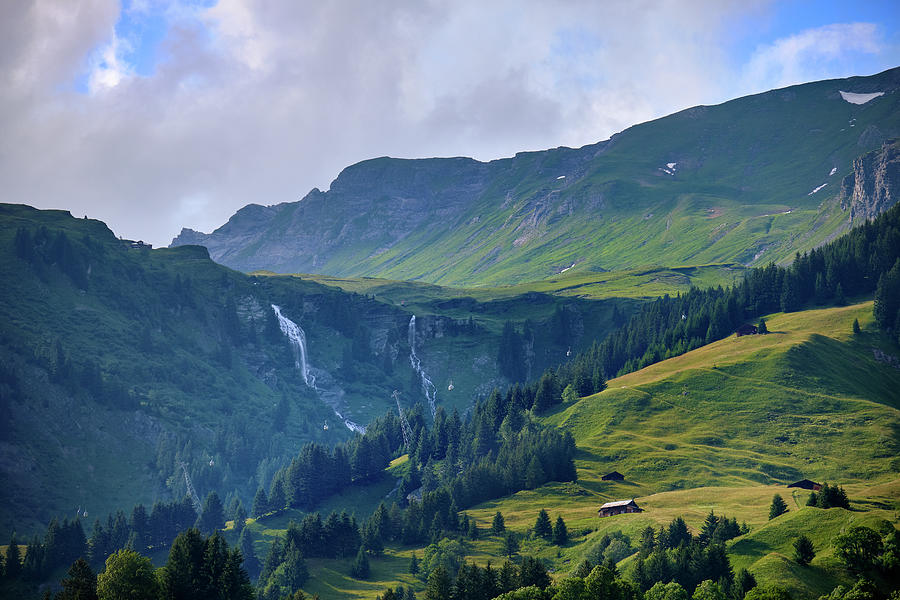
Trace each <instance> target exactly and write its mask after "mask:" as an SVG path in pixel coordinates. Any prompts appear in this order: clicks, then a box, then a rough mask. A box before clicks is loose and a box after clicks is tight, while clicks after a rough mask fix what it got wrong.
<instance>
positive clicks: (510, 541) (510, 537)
mask: <svg viewBox="0 0 900 600" xmlns="http://www.w3.org/2000/svg"><path fill="white" fill-rule="evenodd" d="M518 552H519V540H517V539H516V536H515V534H514V533H513V532H511V531H510V532H509V533H507V534H506V537H505V538H504V539H503V555H504V556H506V557H507V558H512V557H513V556H515V555H516V554H517V553H518Z"/></svg>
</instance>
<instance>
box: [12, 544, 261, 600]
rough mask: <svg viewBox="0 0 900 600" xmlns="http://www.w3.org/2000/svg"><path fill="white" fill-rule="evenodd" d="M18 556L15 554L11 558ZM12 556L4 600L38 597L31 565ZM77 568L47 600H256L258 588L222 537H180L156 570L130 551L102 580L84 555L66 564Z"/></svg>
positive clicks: (109, 565) (109, 563) (107, 567)
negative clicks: (31, 581) (29, 580)
mask: <svg viewBox="0 0 900 600" xmlns="http://www.w3.org/2000/svg"><path fill="white" fill-rule="evenodd" d="M10 552H12V553H10ZM10 552H7V558H6V560H5V561H2V562H4V563H5V569H4V573H3V580H2V582H0V594H3V595H4V597H27V596H28V595H29V594H36V592H35V591H34V589H33V588H31V587H29V586H28V585H27V584H26V583H25V582H24V581H23V578H24V577H25V576H26V575H27V572H26V571H25V568H26V567H27V564H28V558H27V555H26V562H25V563H24V564H22V565H21V566H20V565H19V562H18V559H19V557H18V547H16V546H10ZM70 563H71V566H70V567H69V569H68V572H67V573H66V577H65V578H64V579H63V580H62V581H61V582H60V584H61V588H62V589H61V590H60V591H59V592H58V593H57V594H56V595H55V596H51V594H50V591H49V590H46V591H45V592H44V596H43V597H44V598H55V599H56V600H75V599H78V600H92V599H96V598H98V597H100V598H132V599H139V600H176V599H178V598H218V599H220V600H251V599H252V598H254V593H253V587H252V586H251V584H250V579H249V577H248V576H247V572H246V570H244V568H243V566H242V563H243V556H242V554H241V552H240V550H238V549H236V548H234V549H231V548H229V547H228V544H227V542H226V541H225V539H224V538H223V537H222V536H221V534H218V533H216V534H213V535H212V536H210V537H208V538H206V537H204V536H203V535H202V534H201V533H200V532H199V531H197V530H196V529H189V530H187V531H185V532H183V533H181V534H179V535H178V536H177V537H176V538H175V539H174V541H173V542H172V545H171V548H170V549H169V556H168V560H167V561H166V564H165V566H163V567H161V568H159V569H156V568H155V567H154V566H153V563H151V562H150V559H149V558H147V557H145V556H142V555H140V554H139V553H138V552H135V551H134V550H133V549H130V548H122V549H119V550H117V551H116V552H114V553H112V554H111V555H110V556H109V557H108V558H107V559H106V560H105V564H104V565H103V567H104V568H103V570H102V572H100V573H99V575H98V574H96V571H95V569H94V568H92V567H91V565H90V564H89V563H88V561H86V560H85V558H84V556H83V555H79V556H77V557H76V558H75V559H72V560H71V561H67V562H66V563H64V564H63V565H59V566H64V565H65V564H70Z"/></svg>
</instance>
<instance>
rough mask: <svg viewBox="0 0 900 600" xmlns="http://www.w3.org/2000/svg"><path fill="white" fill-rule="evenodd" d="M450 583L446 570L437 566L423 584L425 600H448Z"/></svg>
mask: <svg viewBox="0 0 900 600" xmlns="http://www.w3.org/2000/svg"><path fill="white" fill-rule="evenodd" d="M450 592H451V582H450V576H449V575H448V574H447V570H446V569H444V567H443V566H440V565H438V566H437V567H436V568H435V569H434V570H433V571H432V572H431V574H430V575H429V576H428V581H427V583H426V584H425V600H450Z"/></svg>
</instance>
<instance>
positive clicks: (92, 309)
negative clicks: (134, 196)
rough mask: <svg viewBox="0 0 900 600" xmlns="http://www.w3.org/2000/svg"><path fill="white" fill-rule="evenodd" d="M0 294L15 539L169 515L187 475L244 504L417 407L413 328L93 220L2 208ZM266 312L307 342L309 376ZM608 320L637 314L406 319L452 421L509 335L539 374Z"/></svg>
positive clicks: (558, 311)
mask: <svg viewBox="0 0 900 600" xmlns="http://www.w3.org/2000/svg"><path fill="white" fill-rule="evenodd" d="M0 282H2V285H0V324H2V325H0V357H2V360H0V410H2V412H3V414H4V415H5V417H4V427H3V429H2V439H0V487H2V489H3V494H2V502H0V506H2V507H3V509H2V511H0V533H2V532H6V534H5V535H7V537H8V533H9V531H10V530H11V529H12V528H13V527H15V528H17V529H18V530H19V532H20V533H23V534H24V533H27V532H28V531H30V530H32V529H33V528H35V527H37V526H38V525H40V524H43V525H46V523H47V521H48V520H49V519H50V517H51V516H54V515H60V516H61V515H70V516H74V512H75V509H76V508H78V509H79V512H80V513H82V517H84V514H83V513H84V512H87V513H88V517H87V518H88V520H89V521H92V520H93V518H94V517H95V516H105V514H106V513H107V512H109V511H112V510H114V509H125V510H130V508H131V506H133V505H134V504H136V503H139V502H140V503H144V504H147V505H149V504H151V503H152V502H153V501H154V500H155V499H167V498H170V497H174V498H181V497H182V496H183V495H184V493H185V490H186V487H185V481H184V477H183V473H182V471H181V469H180V467H179V463H180V461H184V462H185V463H186V466H187V470H188V472H189V474H190V475H191V477H192V478H193V482H194V486H195V487H196V488H197V491H198V493H199V494H200V495H201V496H205V495H206V493H208V492H209V491H211V490H217V491H218V492H219V494H220V495H221V496H222V498H223V499H225V498H226V497H227V496H228V495H229V494H231V493H235V494H237V495H238V496H240V497H242V499H243V502H244V504H245V505H247V506H249V505H250V504H251V501H252V498H253V493H254V492H255V491H256V489H257V487H258V486H266V485H268V482H269V479H270V478H271V476H272V474H273V473H274V472H275V471H276V470H277V469H278V468H279V467H280V466H282V464H283V463H284V462H285V461H286V460H288V459H289V458H290V457H292V456H294V455H295V454H296V453H297V450H298V449H299V448H300V446H301V445H302V444H303V443H304V442H306V441H318V442H321V443H323V444H326V445H331V444H334V443H337V442H340V441H344V440H347V439H348V438H349V437H350V436H352V435H353V433H352V432H351V430H350V429H349V428H348V427H346V426H345V425H344V423H342V421H343V420H346V421H348V422H352V423H355V424H359V425H365V424H366V423H368V422H369V421H370V420H371V419H373V418H374V417H375V416H377V415H381V414H383V413H384V412H385V411H387V410H395V404H394V401H393V399H392V398H391V393H392V391H393V390H400V392H401V399H402V403H403V405H404V406H405V407H407V408H409V407H412V406H413V405H415V404H418V403H423V404H424V403H425V402H426V400H425V398H424V396H423V393H422V389H421V383H420V380H419V378H418V376H417V375H415V374H414V372H413V370H412V368H411V366H410V361H409V354H410V346H409V342H410V337H409V322H410V318H411V315H412V312H413V311H412V310H410V309H406V308H404V307H402V306H395V305H394V304H392V303H390V302H381V301H379V300H376V299H373V298H371V297H367V296H365V295H360V294H355V293H345V292H343V291H341V290H339V289H336V288H334V287H326V286H323V285H320V284H318V283H315V282H312V281H309V280H306V279H301V278H296V277H250V276H246V275H243V274H241V273H238V272H235V271H231V270H229V269H227V268H225V267H222V266H220V265H217V264H216V263H214V262H212V261H211V260H210V259H209V256H208V253H207V252H206V250H205V249H203V248H201V247H197V246H185V247H179V248H174V249H159V250H151V249H150V248H148V247H147V246H144V245H141V244H139V243H134V242H129V241H127V240H119V239H116V237H115V236H114V234H113V233H112V232H111V231H110V230H109V229H108V228H107V227H106V226H105V225H104V224H103V223H101V222H99V221H94V220H88V219H74V218H72V216H71V215H70V214H68V213H67V212H63V211H39V210H35V209H33V208H30V207H26V206H21V205H0ZM273 304H275V305H278V306H279V307H280V309H281V312H282V314H283V315H284V316H285V317H286V318H288V319H291V320H293V321H294V322H296V323H298V324H299V325H300V326H301V327H302V328H303V330H304V333H305V340H306V349H305V352H306V359H307V362H308V370H309V376H308V377H307V378H304V375H303V370H302V369H300V368H298V367H296V366H295V365H296V363H297V361H299V360H300V358H301V357H300V355H299V354H298V353H296V352H295V349H294V348H292V346H291V344H290V342H289V341H288V338H287V337H286V336H285V334H284V332H283V331H282V329H281V326H280V324H279V322H278V319H277V317H276V315H275V312H274V310H273V309H272V305H273ZM616 306H618V307H619V308H621V309H623V310H627V307H628V306H629V305H628V304H621V303H617V302H613V301H608V302H607V301H604V302H591V301H586V300H580V299H578V298H558V297H554V296H550V295H546V294H540V293H532V294H528V295H524V294H523V295H519V296H514V297H508V298H505V299H504V300H503V302H500V303H497V304H494V303H491V302H489V301H473V303H471V304H466V305H465V306H454V307H444V308H443V309H442V308H441V306H439V305H437V304H435V305H429V306H428V307H427V309H428V310H425V308H426V307H416V308H415V310H416V311H417V312H418V327H417V330H416V333H415V340H416V342H415V343H416V346H417V352H418V355H419V358H420V359H421V364H422V366H423V367H424V369H425V371H426V373H428V374H429V376H430V377H431V378H432V379H433V380H434V381H435V382H436V384H437V386H438V387H439V388H442V391H439V393H438V395H437V405H438V406H445V407H446V408H447V410H448V411H452V409H453V408H454V407H455V408H458V409H459V410H460V411H463V410H465V409H466V408H467V407H468V406H469V405H470V404H471V403H472V402H473V399H474V398H475V397H476V396H478V395H479V394H486V393H488V392H489V391H490V387H491V386H493V385H505V382H506V379H505V378H504V377H503V375H502V374H501V373H500V372H499V370H498V364H497V357H498V348H499V345H500V341H501V339H500V338H501V335H500V334H501V329H502V328H503V324H504V322H505V321H507V320H509V321H511V322H512V323H514V324H515V325H514V327H516V328H518V329H519V330H520V331H521V330H522V328H523V327H524V322H525V321H526V320H530V324H529V327H530V328H531V331H532V336H533V338H534V339H530V340H529V341H530V345H529V346H528V352H529V359H530V361H531V364H532V365H533V368H534V370H536V372H539V371H540V370H543V369H544V368H545V367H546V366H548V365H549V364H555V362H558V360H559V357H562V356H563V355H564V354H565V351H566V348H567V346H568V345H572V346H574V347H576V348H577V347H579V345H580V344H589V343H590V340H592V339H594V338H595V337H598V336H602V335H604V333H605V332H606V331H608V330H609V329H610V328H611V327H612V326H613V320H612V313H613V312H614V308H615V307H616ZM559 315H564V317H565V319H566V321H567V322H568V323H570V324H571V328H570V330H571V331H572V332H573V334H572V336H571V337H569V338H568V339H565V340H556V339H555V338H553V337H552V336H549V335H547V332H548V331H549V330H550V328H551V327H552V326H553V323H554V322H555V321H554V319H558V318H559ZM521 343H522V346H523V347H522V351H523V352H524V351H525V348H524V343H525V340H524V338H523V339H521ZM313 378H314V379H315V382H314V383H313ZM450 378H452V379H453V381H454V384H455V385H454V390H453V392H454V393H452V394H451V393H449V392H447V391H446V388H447V385H448V380H449V379H450ZM338 413H340V415H341V416H338ZM123 481H127V482H128V485H123V484H122V482H123ZM36 507H37V508H36ZM14 523H15V525H13V524H14Z"/></svg>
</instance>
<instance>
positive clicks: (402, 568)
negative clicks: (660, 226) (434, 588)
mask: <svg viewBox="0 0 900 600" xmlns="http://www.w3.org/2000/svg"><path fill="white" fill-rule="evenodd" d="M854 319H859V321H860V323H861V325H862V332H861V333H860V334H856V335H854V334H853V333H852V322H853V320H854ZM767 320H768V322H769V324H770V330H771V331H772V333H771V334H768V335H757V336H746V337H741V338H736V337H734V336H732V337H730V338H728V339H725V340H721V341H719V342H715V343H713V344H710V345H708V346H705V347H703V348H700V349H698V350H694V351H692V352H689V353H687V354H684V355H682V356H680V357H676V358H673V359H669V360H666V361H662V362H660V363H657V364H655V365H653V366H650V367H648V368H645V369H643V370H641V371H637V372H634V373H630V374H628V375H626V376H623V377H619V378H617V379H612V380H610V381H609V388H608V389H607V390H605V391H603V392H601V393H599V394H596V395H593V396H590V397H587V398H581V399H578V400H577V401H574V402H571V403H568V404H565V405H563V406H561V407H559V409H558V410H556V411H555V412H554V413H553V414H550V415H547V416H545V417H543V418H541V419H540V422H541V423H542V424H545V425H556V426H558V427H560V428H563V429H566V430H568V431H571V432H572V433H573V434H574V436H575V438H576V443H577V447H578V452H579V453H578V454H577V455H576V465H577V468H578V481H577V482H565V483H548V484H546V485H543V486H541V487H539V488H537V489H533V490H523V491H520V492H518V493H515V494H513V495H510V496H506V497H503V498H498V499H496V500H492V501H488V502H484V503H482V504H480V505H477V506H475V507H473V508H471V509H468V510H466V511H465V512H466V514H467V515H468V517H469V518H470V519H471V520H474V521H475V522H476V524H477V526H478V528H479V529H480V534H479V537H478V539H476V540H462V543H463V544H464V548H465V556H466V559H467V560H472V561H475V562H477V563H478V564H479V565H481V566H484V565H485V564H487V562H488V561H491V562H492V563H493V565H494V568H499V566H500V565H501V564H502V562H503V560H504V558H503V557H504V553H503V540H504V536H503V535H496V534H491V533H490V531H489V529H490V526H491V523H492V520H493V517H494V515H495V513H496V512H497V511H500V512H501V513H502V514H503V516H504V518H505V521H506V527H507V529H508V530H510V531H512V532H514V533H515V534H516V535H517V536H518V537H519V540H520V543H521V548H520V551H519V553H520V555H522V556H524V555H531V556H537V557H539V558H540V559H541V560H542V561H543V562H544V564H546V565H547V566H548V568H549V569H550V570H551V571H552V572H553V573H554V578H555V579H557V580H559V579H561V578H563V577H565V576H567V575H568V574H569V573H571V572H572V571H573V570H574V569H575V567H576V566H577V565H578V564H579V562H580V561H581V560H582V559H583V558H585V556H590V555H591V552H592V551H593V550H594V549H595V548H596V546H597V545H598V544H600V543H601V541H602V539H603V537H604V536H605V535H607V534H613V533H614V532H619V531H620V532H623V533H624V534H625V535H627V536H629V538H630V543H631V545H632V549H631V551H630V552H631V553H633V552H636V550H637V546H638V545H639V542H640V539H641V533H642V531H643V529H644V528H645V527H647V526H652V527H654V528H656V529H658V528H659V527H660V526H661V525H667V524H668V523H669V522H671V521H672V519H674V518H676V517H683V518H684V519H685V521H686V522H687V524H688V527H689V528H690V530H691V531H692V532H693V533H694V534H698V533H699V531H700V528H701V526H702V524H703V522H704V519H705V518H706V517H707V516H708V514H709V512H710V510H713V511H714V512H715V514H716V515H719V516H722V515H725V516H727V517H729V518H736V519H737V520H738V522H740V523H745V524H746V525H747V526H748V527H749V529H750V531H749V533H748V534H746V535H741V536H739V537H738V538H736V539H735V540H734V541H733V542H731V543H729V546H728V555H729V558H730V560H731V561H732V566H733V567H734V569H735V570H738V569H739V568H748V569H749V570H750V571H751V572H752V573H753V574H754V575H755V576H756V578H757V580H758V582H759V583H760V584H762V585H772V584H777V585H781V586H784V587H786V588H787V589H789V590H790V591H791V593H792V595H793V597H795V598H798V599H807V598H809V599H811V598H816V597H818V596H819V595H820V594H822V593H826V592H828V591H830V590H831V589H832V588H833V587H834V586H835V585H837V584H839V583H844V584H846V583H848V582H852V581H853V580H854V578H853V576H852V575H851V574H850V573H848V572H847V570H846V569H845V568H844V567H843V566H841V565H840V564H839V563H838V561H837V560H836V559H835V557H834V555H833V539H834V537H835V536H836V535H837V534H838V533H840V532H842V531H843V530H844V529H845V528H846V526H847V524H848V523H851V522H852V523H853V524H854V525H855V524H865V525H869V526H873V527H875V526H879V524H881V523H883V521H884V520H885V519H887V520H892V519H895V513H896V511H897V509H898V508H900V495H898V490H900V487H898V485H897V482H898V475H900V463H898V460H897V455H898V450H900V448H898V445H897V440H898V435H897V432H898V428H900V410H898V409H900V407H898V405H897V396H896V394H895V392H894V390H896V389H897V386H898V385H900V370H897V369H896V368H894V367H892V366H890V365H889V364H888V363H886V362H884V358H883V356H884V355H892V356H897V355H898V353H900V349H898V347H897V346H896V344H895V343H893V342H892V341H891V340H889V339H888V338H886V337H884V336H882V335H881V334H879V333H877V332H876V330H875V327H874V324H873V320H872V304H871V302H864V303H861V304H856V305H853V306H847V307H840V308H825V309H817V310H809V311H803V312H796V313H790V314H775V315H769V316H767ZM873 349H874V350H878V352H875V351H874V350H873ZM876 356H881V357H882V359H880V360H879V359H878V358H876ZM863 373H864V374H865V377H862V376H861V374H863ZM408 464H409V462H408V461H403V460H398V461H396V463H395V464H394V465H392V466H391V467H390V468H389V469H387V470H386V472H385V476H384V478H383V479H382V480H379V481H376V482H373V483H372V484H371V485H370V486H368V487H365V488H359V489H357V490H355V491H354V492H355V493H354V494H352V495H345V496H343V497H342V498H340V500H339V501H337V502H336V503H335V504H329V506H328V507H325V508H327V509H331V508H345V507H357V508H358V509H359V510H360V512H361V513H362V514H368V513H370V512H371V511H373V510H374V509H375V508H376V507H377V505H378V503H379V502H380V501H382V500H383V499H384V498H385V495H386V494H388V492H389V491H390V490H391V488H392V482H393V481H394V480H395V478H399V477H402V476H403V474H404V473H405V468H406V466H407V465H408ZM614 469H615V470H619V471H620V472H622V473H624V474H625V481H623V482H616V481H602V479H601V477H602V475H604V474H606V473H607V472H609V471H612V470H614ZM803 477H808V478H810V479H813V480H816V481H829V482H831V483H838V484H840V485H843V486H845V487H846V489H847V492H848V494H849V496H850V501H851V506H852V508H853V511H846V510H844V509H839V508H838V509H828V510H823V509H818V508H805V502H806V497H807V495H808V492H806V491H805V490H796V489H794V488H787V487H786V484H788V483H790V482H792V481H794V480H796V479H799V478H803ZM775 493H779V494H781V495H782V496H783V497H784V498H785V499H786V500H787V502H788V508H789V512H788V513H787V514H786V515H783V516H782V517H779V518H778V519H776V520H774V521H769V520H768V511H769V504H770V502H771V499H772V496H773V494H775ZM632 497H635V498H637V502H638V504H639V505H640V506H641V507H642V508H643V509H644V512H642V513H639V514H626V515H619V516H615V517H610V518H604V519H598V518H597V508H598V507H599V505H600V504H602V503H604V502H607V501H610V500H619V499H623V498H632ZM388 499H390V497H388ZM542 508H543V509H546V510H547V511H548V512H549V513H550V517H551V519H555V518H556V516H557V515H559V516H562V517H563V518H564V519H565V522H566V524H567V526H568V529H569V534H570V542H569V543H568V544H566V545H564V546H562V547H559V546H556V545H553V544H552V543H550V542H548V541H545V540H543V539H541V538H538V537H536V536H534V535H532V534H531V533H530V532H531V529H532V527H533V526H534V523H535V518H536V516H537V514H538V512H539V511H540V510H541V509H542ZM301 517H302V515H301V514H300V513H298V512H291V511H289V512H288V513H287V514H282V515H279V516H276V517H266V518H263V519H260V520H258V521H255V522H251V523H250V524H249V525H248V527H249V528H250V530H251V531H253V532H254V535H255V536H256V539H257V548H256V552H257V554H259V555H264V553H265V552H266V550H267V548H268V545H269V544H270V543H271V541H272V540H273V539H274V538H275V537H276V536H278V535H283V534H284V532H285V529H286V527H287V524H288V520H289V519H291V518H295V519H300V518H301ZM798 531H805V532H807V533H808V535H810V536H811V537H812V538H813V540H814V543H815V547H816V551H817V556H816V558H815V560H813V562H812V565H811V566H810V567H807V568H801V567H799V565H797V564H796V562H794V560H793V558H792V543H793V540H794V539H795V538H796V535H797V532H798ZM620 551H623V552H625V554H624V556H628V554H629V552H627V551H626V550H622V549H620ZM413 554H415V555H416V556H417V557H418V558H419V559H420V560H421V559H422V558H423V556H424V554H425V548H424V547H422V546H416V545H413V546H409V545H405V546H397V545H393V544H388V546H387V548H386V549H385V551H384V552H383V553H382V554H377V555H373V556H372V558H371V563H372V576H371V578H370V579H368V580H359V579H355V578H353V577H352V576H350V575H348V572H349V561H348V560H346V559H345V560H341V559H316V560H313V561H310V573H311V577H310V579H309V581H308V582H306V583H305V584H304V586H303V589H304V591H306V592H307V593H309V594H313V593H319V594H321V595H323V596H324V595H326V594H330V595H332V596H334V597H342V598H368V599H371V598H374V597H375V595H376V594H378V593H381V592H382V591H383V589H384V588H385V587H387V586H388V585H391V586H394V587H396V586H397V585H398V584H402V585H404V586H412V587H413V588H414V589H415V590H416V593H417V594H420V593H421V591H422V590H423V589H424V586H425V582H424V580H422V579H420V578H417V577H416V576H413V575H411V574H409V573H408V568H409V563H410V559H411V557H412V555H413ZM632 561H633V558H631V559H629V558H626V559H625V560H624V561H623V562H621V563H620V564H619V570H620V572H623V573H626V574H628V573H629V572H630V568H631V563H632Z"/></svg>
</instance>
